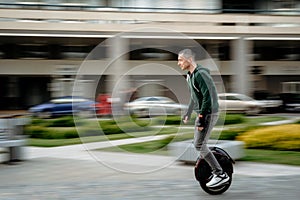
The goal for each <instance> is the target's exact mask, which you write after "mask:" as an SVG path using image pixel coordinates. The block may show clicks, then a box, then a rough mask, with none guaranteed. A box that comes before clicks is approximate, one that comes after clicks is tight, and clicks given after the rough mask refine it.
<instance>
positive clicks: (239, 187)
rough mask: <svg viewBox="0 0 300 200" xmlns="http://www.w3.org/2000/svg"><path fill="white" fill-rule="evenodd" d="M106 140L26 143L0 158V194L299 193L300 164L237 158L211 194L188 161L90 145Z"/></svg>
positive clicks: (292, 199)
mask: <svg viewBox="0 0 300 200" xmlns="http://www.w3.org/2000/svg"><path fill="white" fill-rule="evenodd" d="M144 139H146V138H144ZM148 139H149V138H148ZM128 141H129V142H133V141H132V140H128ZM118 142H121V141H114V144H117V143H118ZM122 143H124V140H123V141H122ZM108 145H109V144H108V142H101V143H94V144H90V145H88V146H84V145H72V146H64V147H55V148H37V147H26V158H27V159H26V161H25V162H21V163H19V164H16V165H4V164H0V194H1V195H0V199H1V200H2V199H3V200H10V199H12V200H18V199H22V200H23V199H30V200H32V199H95V200H96V199H101V200H106V199H108V200H110V199H118V200H119V199H120V200H124V199H125V200H126V199H130V200H138V199H139V200H140V199H149V200H154V199H175V200H182V199H185V200H189V199H191V200H198V199H201V200H206V199H207V200H210V199H232V200H235V199H236V200H242V199H249V200H250V199H251V200H252V199H260V200H264V199H272V200H277V199H278V200H279V199H280V200H281V199H289V200H296V199H297V200H298V199H299V195H300V192H299V186H300V185H299V184H300V182H299V180H300V167H292V166H285V165H269V164H259V163H249V162H237V164H235V166H234V169H235V173H234V177H233V179H234V180H233V183H232V186H231V188H230V190H229V191H227V192H226V193H225V194H223V195H220V196H211V195H208V194H206V193H205V192H203V190H202V189H201V188H200V187H199V184H198V183H197V182H196V181H195V179H194V174H193V166H192V165H183V164H181V163H178V162H175V161H174V160H175V159H174V158H172V157H170V156H159V155H151V154H146V155H145V154H132V153H128V152H127V153H126V152H118V153H116V152H104V151H99V150H95V149H97V147H104V146H108ZM87 149H88V150H87Z"/></svg>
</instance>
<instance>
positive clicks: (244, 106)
mask: <svg viewBox="0 0 300 200" xmlns="http://www.w3.org/2000/svg"><path fill="white" fill-rule="evenodd" d="M218 96H219V105H220V110H221V111H226V112H228V113H245V114H247V115H256V114H258V113H260V112H261V111H262V110H263V108H264V103H263V102H259V101H257V100H255V99H253V98H251V97H249V96H246V95H244V94H238V93H221V94H219V95H218Z"/></svg>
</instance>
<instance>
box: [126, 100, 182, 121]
mask: <svg viewBox="0 0 300 200" xmlns="http://www.w3.org/2000/svg"><path fill="white" fill-rule="evenodd" d="M187 108H188V106H187V105H183V104H178V103H176V102H174V101H173V100H172V99H170V98H168V97H162V96H150V97H141V98H138V99H136V100H134V101H132V102H128V103H126V104H125V105H124V110H125V111H126V112H128V113H129V114H130V115H136V116H137V117H147V116H158V115H182V114H183V112H184V111H186V109H187Z"/></svg>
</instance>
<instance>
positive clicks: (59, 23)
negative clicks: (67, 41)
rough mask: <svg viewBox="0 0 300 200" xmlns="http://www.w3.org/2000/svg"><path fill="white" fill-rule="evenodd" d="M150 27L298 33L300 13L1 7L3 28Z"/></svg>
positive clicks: (116, 29) (107, 29)
mask: <svg viewBox="0 0 300 200" xmlns="http://www.w3.org/2000/svg"><path fill="white" fill-rule="evenodd" d="M147 27H157V28H162V29H170V30H174V31H178V32H184V33H214V34H233V33H234V34H294V35H295V34H296V35H298V34H299V32H300V16H274V15H262V14H255V15H253V14H224V13H223V14H222V13H219V14H203V13H201V14H199V13H152V12H138V13H136V12H125V11H118V12H115V11H101V12H100V11H99V12H92V11H66V10H40V9H32V10H28V9H0V30H9V31H11V30H29V31H30V30H32V31H73V32H74V31H78V32H82V31H96V32H99V31H102V32H122V31H130V30H133V29H141V28H147Z"/></svg>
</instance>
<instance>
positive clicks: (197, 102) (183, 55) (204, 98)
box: [178, 49, 230, 187]
mask: <svg viewBox="0 0 300 200" xmlns="http://www.w3.org/2000/svg"><path fill="white" fill-rule="evenodd" d="M178 65H179V66H180V68H181V69H182V70H187V71H188V73H187V82H188V85H189V90H190V93H191V99H190V103H189V107H188V111H187V113H186V114H185V115H184V117H183V122H184V123H187V121H188V120H189V119H190V117H191V113H192V111H195V112H196V113H197V117H196V121H195V132H194V145H195V148H196V149H197V150H198V151H200V156H201V157H202V158H204V159H205V161H206V162H207V163H208V164H209V165H210V167H211V168H212V173H213V176H212V178H211V180H210V181H209V182H208V183H207V184H206V186H207V187H218V186H220V185H222V184H224V183H226V182H228V181H229V179H230V177H229V176H228V175H227V174H226V172H223V169H222V167H221V166H220V164H219V163H218V161H217V160H216V158H215V156H214V155H213V153H212V152H211V151H210V149H209V148H208V146H207V141H208V139H209V136H210V133H211V131H212V128H213V126H214V125H215V124H216V122H217V120H218V117H219V114H218V109H219V104H218V96H217V91H216V87H215V84H214V82H213V80H212V78H211V75H210V73H209V70H208V69H206V68H204V67H201V66H200V65H198V64H196V62H195V54H194V52H193V51H191V50H190V49H184V50H182V51H180V52H179V53H178Z"/></svg>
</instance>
